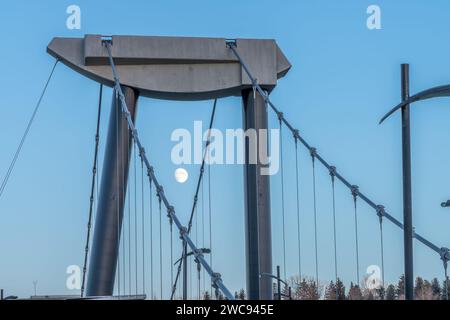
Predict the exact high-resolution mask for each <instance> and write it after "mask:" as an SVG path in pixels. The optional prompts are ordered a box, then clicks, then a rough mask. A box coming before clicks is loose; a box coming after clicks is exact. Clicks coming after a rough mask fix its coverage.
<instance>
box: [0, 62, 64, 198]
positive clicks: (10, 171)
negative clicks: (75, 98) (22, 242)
mask: <svg viewBox="0 0 450 320" xmlns="http://www.w3.org/2000/svg"><path fill="white" fill-rule="evenodd" d="M58 62H59V59H57V60H56V61H55V64H54V65H53V68H52V71H51V72H50V75H49V76H48V78H47V81H46V82H45V85H44V89H43V90H42V92H41V95H40V96H39V99H38V101H37V103H36V106H35V107H34V110H33V113H32V114H31V117H30V119H29V120H28V124H27V126H26V128H25V132H24V133H23V135H22V138H21V139H20V143H19V145H18V147H17V149H16V152H15V153H14V156H13V158H12V160H11V163H10V164H9V167H8V170H7V171H6V174H5V176H4V177H3V180H2V184H1V185H0V197H1V196H2V194H3V191H5V188H6V184H7V183H8V180H9V177H10V176H11V173H12V171H13V169H14V166H15V165H16V162H17V159H18V158H19V154H20V151H21V150H22V147H23V144H24V143H25V140H26V138H27V136H28V133H29V131H30V128H31V125H32V124H33V121H34V118H35V117H36V114H37V112H38V111H39V107H40V106H41V102H42V99H43V98H44V95H45V92H46V91H47V87H48V84H49V83H50V80H51V78H52V76H53V72H54V71H55V68H56V65H57V64H58Z"/></svg>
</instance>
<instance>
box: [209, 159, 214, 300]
mask: <svg viewBox="0 0 450 320" xmlns="http://www.w3.org/2000/svg"><path fill="white" fill-rule="evenodd" d="M208 211H209V213H208V214H209V249H210V250H211V252H210V254H209V265H210V266H211V268H212V267H213V264H212V262H213V261H212V259H213V254H212V252H213V251H212V250H213V249H212V220H211V217H212V215H211V164H209V165H208ZM212 288H213V283H212V279H211V285H210V290H211V291H210V292H211V297H212Z"/></svg>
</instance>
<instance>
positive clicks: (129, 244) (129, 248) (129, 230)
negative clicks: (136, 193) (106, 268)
mask: <svg viewBox="0 0 450 320" xmlns="http://www.w3.org/2000/svg"><path fill="white" fill-rule="evenodd" d="M128 132H129V133H131V132H130V130H128ZM130 142H131V144H130ZM132 142H133V141H132V138H130V139H128V140H127V143H128V150H129V149H130V148H133V143H132ZM128 167H129V166H128ZM131 284H132V281H131V183H130V179H128V294H130V295H131V291H132V290H131Z"/></svg>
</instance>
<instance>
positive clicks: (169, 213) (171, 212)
mask: <svg viewBox="0 0 450 320" xmlns="http://www.w3.org/2000/svg"><path fill="white" fill-rule="evenodd" d="M174 213H175V209H174V207H173V206H169V207H168V208H167V216H168V217H169V218H172V215H173V214H174ZM171 223H172V222H171Z"/></svg>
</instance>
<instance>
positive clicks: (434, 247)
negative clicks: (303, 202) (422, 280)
mask: <svg viewBox="0 0 450 320" xmlns="http://www.w3.org/2000/svg"><path fill="white" fill-rule="evenodd" d="M227 46H228V48H229V49H230V50H231V51H232V52H233V54H234V55H235V56H236V58H237V59H238V61H239V63H240V64H241V66H242V68H243V69H244V71H245V73H246V74H247V75H248V77H249V78H250V80H251V81H252V86H254V87H255V88H256V89H257V90H258V92H259V94H260V95H261V96H262V97H263V99H264V101H265V102H266V103H267V104H268V105H269V106H270V107H271V109H272V110H273V111H274V112H275V113H276V114H280V111H279V110H278V108H277V107H276V106H275V105H274V104H273V103H272V101H270V98H269V95H268V94H267V93H266V92H264V90H263V89H262V88H261V86H260V85H259V84H258V82H257V80H256V78H254V77H253V75H252V73H251V72H250V70H249V69H248V67H247V65H246V64H245V62H244V61H243V60H242V58H241V56H240V55H239V53H238V52H237V44H236V42H235V41H231V40H230V41H227ZM281 120H282V122H283V123H284V124H285V125H286V127H287V128H289V130H290V131H291V132H292V133H293V134H294V137H295V139H297V140H298V141H300V142H301V144H303V146H305V148H307V149H308V150H309V151H311V149H314V148H313V147H311V145H309V144H308V143H307V142H306V140H305V139H303V138H302V137H301V136H300V134H299V133H298V130H297V129H295V128H294V127H293V126H292V125H291V124H290V123H289V121H288V120H287V119H286V118H285V117H284V116H283V117H282V119H281ZM316 158H317V160H318V161H319V162H320V163H321V164H322V165H323V166H324V167H325V168H326V169H328V170H330V168H331V167H332V166H331V165H330V164H329V163H328V162H327V161H325V159H323V158H322V157H321V156H320V155H319V154H318V153H316ZM336 178H337V179H338V180H339V181H341V182H342V183H343V184H344V185H345V186H346V187H347V188H348V189H349V190H351V188H352V184H351V183H350V182H348V181H347V179H345V178H344V177H343V176H342V175H341V174H339V173H338V172H337V171H336ZM358 196H359V198H360V199H361V200H362V201H364V202H365V203H367V204H368V205H369V206H370V207H372V208H373V209H374V210H377V206H378V205H377V204H375V202H373V201H372V200H370V199H369V198H368V197H367V196H365V195H364V194H363V193H361V192H359V193H358ZM384 217H385V218H386V219H387V220H389V221H390V222H392V223H393V224H395V225H396V226H397V227H399V228H400V229H403V224H402V223H401V222H400V221H399V220H397V219H396V218H394V217H393V216H392V215H390V214H389V213H387V212H384ZM414 238H415V239H417V241H419V242H420V243H422V244H424V245H425V246H427V247H428V248H430V249H431V250H433V251H435V252H437V253H438V254H440V255H442V250H443V249H445V253H444V255H445V258H446V259H450V250H448V249H447V248H439V247H438V246H437V245H435V244H434V243H432V242H431V241H429V240H427V239H426V238H424V237H422V236H421V235H419V234H418V233H416V232H414Z"/></svg>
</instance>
